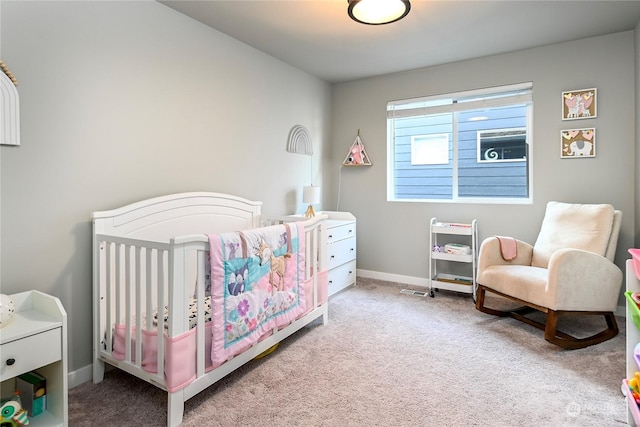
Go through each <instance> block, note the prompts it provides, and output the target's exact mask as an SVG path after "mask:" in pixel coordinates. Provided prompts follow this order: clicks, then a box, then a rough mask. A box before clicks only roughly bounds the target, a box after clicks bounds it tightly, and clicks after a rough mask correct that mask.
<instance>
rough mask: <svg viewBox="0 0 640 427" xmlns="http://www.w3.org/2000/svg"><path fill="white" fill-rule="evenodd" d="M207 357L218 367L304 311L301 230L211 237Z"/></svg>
mask: <svg viewBox="0 0 640 427" xmlns="http://www.w3.org/2000/svg"><path fill="white" fill-rule="evenodd" d="M208 238H209V244H210V264H211V310H212V322H213V328H212V333H213V340H212V352H211V359H212V362H213V365H214V366H219V365H221V364H222V363H224V362H225V361H227V360H229V359H230V358H231V357H233V356H235V355H237V354H240V353H241V352H242V351H244V350H246V349H247V348H249V347H250V346H251V345H253V344H255V343H256V342H257V341H258V340H259V339H260V337H262V336H263V335H264V334H265V333H267V332H270V331H272V330H273V329H275V328H278V327H280V326H283V325H286V324H288V323H289V322H291V321H292V320H295V319H296V318H297V317H298V316H300V315H301V314H303V313H304V312H305V310H306V302H305V295H304V277H305V276H304V273H305V269H304V268H305V259H304V254H305V241H304V226H303V225H302V224H301V223H297V222H296V223H288V224H280V225H273V226H269V227H263V228H256V229H251V230H246V231H238V232H230V233H220V234H210V235H208Z"/></svg>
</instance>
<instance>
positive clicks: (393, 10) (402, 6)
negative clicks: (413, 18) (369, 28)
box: [347, 0, 411, 25]
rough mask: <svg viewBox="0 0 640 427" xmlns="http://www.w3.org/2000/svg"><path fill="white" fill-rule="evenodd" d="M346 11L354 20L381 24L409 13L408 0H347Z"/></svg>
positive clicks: (393, 20)
mask: <svg viewBox="0 0 640 427" xmlns="http://www.w3.org/2000/svg"><path fill="white" fill-rule="evenodd" d="M347 1H348V2H349V7H348V9H347V12H348V13H349V16H350V17H351V19H353V20H354V21H357V22H360V23H362V24H369V25H382V24H389V23H391V22H395V21H398V20H400V19H402V18H404V17H405V16H407V14H408V13H409V11H410V10H411V3H409V0H347Z"/></svg>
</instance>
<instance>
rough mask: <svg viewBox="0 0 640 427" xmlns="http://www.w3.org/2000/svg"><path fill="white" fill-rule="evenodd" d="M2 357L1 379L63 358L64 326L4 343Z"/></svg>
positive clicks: (0, 363)
mask: <svg viewBox="0 0 640 427" xmlns="http://www.w3.org/2000/svg"><path fill="white" fill-rule="evenodd" d="M0 357H1V358H2V359H1V360H0V381H4V380H8V379H9V378H13V377H16V376H18V375H21V374H24V373H25V372H29V371H32V370H34V369H37V368H40V367H42V366H45V365H48V364H50V363H53V362H56V361H58V360H60V359H61V358H62V328H55V329H52V330H50V331H46V332H41V333H39V334H35V335H30V336H28V337H25V338H22V339H19V340H15V341H11V342H8V343H4V344H2V345H0ZM11 359H13V363H12V364H10V363H11V361H10V360H11ZM8 361H9V363H8Z"/></svg>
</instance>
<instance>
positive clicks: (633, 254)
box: [629, 248, 640, 280]
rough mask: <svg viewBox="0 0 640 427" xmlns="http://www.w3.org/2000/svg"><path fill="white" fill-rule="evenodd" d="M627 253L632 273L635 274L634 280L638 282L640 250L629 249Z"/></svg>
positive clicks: (639, 276)
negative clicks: (630, 260)
mask: <svg viewBox="0 0 640 427" xmlns="http://www.w3.org/2000/svg"><path fill="white" fill-rule="evenodd" d="M629 253H630V254H631V257H632V259H633V271H635V273H636V278H637V279H638V280H640V249H636V248H631V249H629Z"/></svg>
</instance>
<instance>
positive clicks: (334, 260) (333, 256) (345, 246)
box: [327, 237, 356, 269]
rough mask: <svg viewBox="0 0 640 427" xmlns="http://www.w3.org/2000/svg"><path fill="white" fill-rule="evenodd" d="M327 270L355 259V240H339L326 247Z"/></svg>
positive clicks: (353, 238)
mask: <svg viewBox="0 0 640 427" xmlns="http://www.w3.org/2000/svg"><path fill="white" fill-rule="evenodd" d="M327 255H328V260H329V266H328V268H329V269H332V268H333V267H337V266H339V265H341V264H344V263H345V262H348V261H351V260H353V259H356V238H355V237H352V238H350V239H344V240H340V241H338V242H334V243H332V244H330V245H328V246H327Z"/></svg>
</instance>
